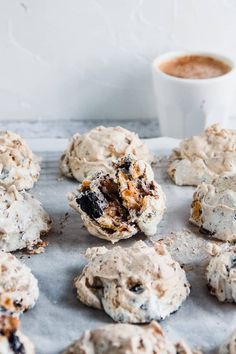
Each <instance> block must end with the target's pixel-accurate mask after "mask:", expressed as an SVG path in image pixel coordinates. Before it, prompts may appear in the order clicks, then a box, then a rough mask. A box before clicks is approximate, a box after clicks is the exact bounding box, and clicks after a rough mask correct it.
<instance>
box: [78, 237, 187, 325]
mask: <svg viewBox="0 0 236 354" xmlns="http://www.w3.org/2000/svg"><path fill="white" fill-rule="evenodd" d="M86 256H87V258H88V261H89V262H88V264H87V265H86V266H85V268H84V269H83V271H82V273H81V274H80V276H79V277H78V278H76V279H75V287H76V289H77V295H78V299H79V300H80V301H81V302H83V303H84V304H85V305H87V306H91V307H94V308H97V309H103V310H104V311H105V312H106V313H107V314H108V315H109V316H110V317H111V318H112V319H113V320H114V321H116V322H128V323H146V322H150V321H151V320H161V319H164V318H166V317H167V316H169V315H170V314H171V313H173V312H175V311H177V310H178V309H179V307H180V306H181V304H182V303H183V302H184V301H185V300H186V298H187V296H188V295H189V292H190V286H189V283H188V281H187V278H186V274H185V271H184V270H183V269H182V268H181V267H180V265H179V263H177V262H176V261H174V260H173V258H172V257H171V256H170V254H169V253H168V251H167V249H166V248H165V246H164V245H162V244H160V243H156V245H155V247H148V246H147V245H146V244H145V243H144V242H142V241H139V242H136V243H135V244H134V245H133V246H132V247H129V248H121V247H119V246H116V247H114V248H112V249H111V250H108V249H106V248H105V247H98V248H95V249H92V250H90V249H89V250H88V251H87V253H86Z"/></svg>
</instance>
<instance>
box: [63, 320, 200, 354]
mask: <svg viewBox="0 0 236 354" xmlns="http://www.w3.org/2000/svg"><path fill="white" fill-rule="evenodd" d="M81 353H83V354H91V353H93V354H111V353H112V354H127V353H135V354H150V353H155V354H179V353H181V354H193V352H192V351H191V350H190V349H189V348H188V347H187V345H185V344H181V343H178V344H176V345H174V344H172V343H171V342H170V341H169V340H168V339H167V338H166V336H165V334H164V333H163V331H162V328H161V327H160V326H159V324H158V323H157V322H155V321H152V322H151V323H150V324H149V325H146V326H135V325H130V324H110V325H106V326H104V327H100V328H97V329H94V330H88V331H86V332H85V333H84V334H83V335H82V337H81V338H80V339H79V340H77V341H75V342H74V343H73V344H72V345H70V346H69V347H68V348H67V349H66V350H65V351H64V353H63V354H81Z"/></svg>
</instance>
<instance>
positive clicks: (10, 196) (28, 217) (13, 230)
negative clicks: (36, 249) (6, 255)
mask: <svg viewBox="0 0 236 354" xmlns="http://www.w3.org/2000/svg"><path fill="white" fill-rule="evenodd" d="M0 212H1V218H0V231H1V232H0V250H2V251H5V252H11V251H16V250H19V249H22V248H28V249H31V248H32V247H33V246H35V245H37V244H39V243H40V242H41V239H40V236H42V235H44V234H46V233H48V232H49V230H50V228H51V219H50V217H49V215H48V214H47V213H46V211H45V210H44V209H43V208H42V206H41V204H40V202H39V201H38V200H37V199H35V198H33V197H32V196H31V195H30V194H29V193H27V192H24V191H21V192H19V191H17V189H16V188H15V186H10V187H8V188H7V189H6V188H4V187H0Z"/></svg>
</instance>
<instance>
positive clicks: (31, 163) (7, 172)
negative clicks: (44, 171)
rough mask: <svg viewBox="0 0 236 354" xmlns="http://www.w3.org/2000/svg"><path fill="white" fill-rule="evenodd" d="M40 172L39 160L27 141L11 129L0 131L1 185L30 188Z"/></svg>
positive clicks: (19, 188)
mask: <svg viewBox="0 0 236 354" xmlns="http://www.w3.org/2000/svg"><path fill="white" fill-rule="evenodd" d="M39 174H40V165H39V160H38V158H37V157H36V156H35V155H34V154H33V153H32V151H31V150H30V148H29V147H28V145H27V144H26V143H25V141H24V140H23V139H22V138H21V137H20V136H19V135H17V134H14V133H12V132H10V131H0V186H4V187H9V186H10V185H13V184H14V185H15V186H16V188H17V189H18V190H22V189H30V188H32V187H33V185H34V183H35V182H36V181H37V180H38V178H39Z"/></svg>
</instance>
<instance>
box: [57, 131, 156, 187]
mask: <svg viewBox="0 0 236 354" xmlns="http://www.w3.org/2000/svg"><path fill="white" fill-rule="evenodd" d="M125 155H132V156H133V157H135V158H137V159H140V160H144V161H146V162H148V163H152V162H153V161H154V156H153V155H152V154H151V152H150V151H149V150H148V148H147V147H146V145H145V144H143V143H142V141H141V140H140V139H139V137H138V135H137V134H135V133H133V132H130V131H129V130H126V129H124V128H121V127H109V128H105V127H103V126H100V127H97V128H94V129H92V130H91V131H89V132H87V133H86V134H83V135H80V134H78V133H77V134H75V135H74V136H73V137H72V139H71V141H70V143H69V145H68V147H67V149H66V151H65V152H64V154H63V155H62V157H61V162H60V168H61V171H62V173H63V174H64V175H65V176H67V177H74V178H75V179H77V180H78V181H80V182H82V181H83V180H84V179H85V178H88V177H89V176H91V175H93V174H94V173H96V172H104V173H110V172H112V169H113V166H112V163H113V162H116V161H117V159H119V158H120V157H123V156H125Z"/></svg>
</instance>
